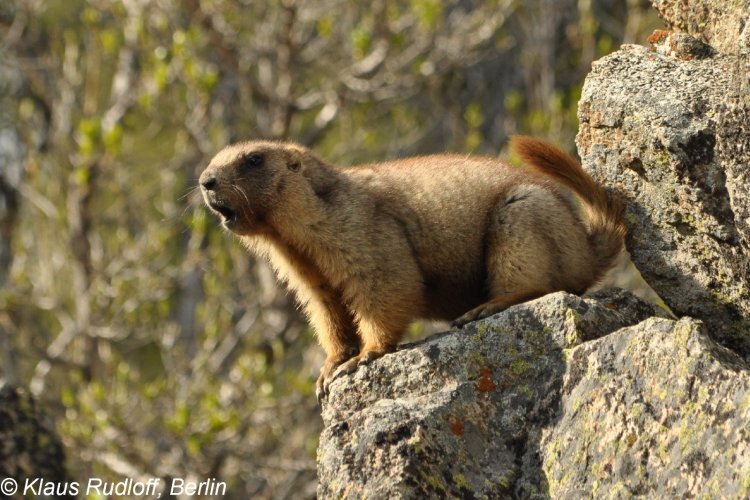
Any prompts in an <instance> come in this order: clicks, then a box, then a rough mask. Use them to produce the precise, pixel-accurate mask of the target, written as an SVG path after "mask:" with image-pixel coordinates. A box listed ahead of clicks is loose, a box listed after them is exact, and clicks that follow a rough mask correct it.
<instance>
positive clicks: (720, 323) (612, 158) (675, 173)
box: [577, 31, 750, 359]
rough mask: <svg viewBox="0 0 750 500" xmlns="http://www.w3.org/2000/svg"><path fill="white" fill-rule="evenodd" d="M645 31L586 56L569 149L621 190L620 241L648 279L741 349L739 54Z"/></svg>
mask: <svg viewBox="0 0 750 500" xmlns="http://www.w3.org/2000/svg"><path fill="white" fill-rule="evenodd" d="M651 42H652V44H653V45H652V47H650V48H646V47H640V46H634V45H627V46H624V47H622V48H621V50H619V51H617V52H615V53H613V54H611V55H609V56H607V57H604V58H603V59H601V60H599V61H597V62H596V63H594V65H593V68H592V71H591V73H590V74H589V75H588V76H587V78H586V81H585V84H584V87H583V94H582V97H581V101H580V103H579V110H578V114H579V120H580V130H579V134H578V137H577V143H578V147H579V152H580V155H581V158H582V161H583V164H584V167H586V169H587V170H589V171H591V172H594V173H595V174H596V175H597V176H598V177H599V178H601V179H603V180H604V181H605V182H606V183H607V184H608V185H610V186H613V187H615V188H616V189H618V190H619V191H621V192H622V193H624V194H625V196H626V198H627V200H628V208H627V214H626V220H627V222H628V225H629V228H630V233H629V237H628V241H627V245H628V250H629V251H630V253H631V255H632V258H633V261H634V262H635V264H636V266H637V267H638V269H639V270H640V271H641V273H642V274H643V276H644V278H645V279H646V281H647V282H648V283H649V285H651V287H652V288H654V290H656V292H657V293H658V294H659V295H660V296H661V297H662V298H663V299H664V301H665V302H666V304H667V305H668V306H669V307H670V308H671V309H672V311H673V312H675V313H676V314H678V315H688V316H692V317H695V318H699V319H701V320H703V321H704V322H705V323H706V325H707V326H708V331H709V332H710V334H711V335H712V337H713V338H715V339H716V340H718V341H719V342H721V343H722V344H724V345H726V346H728V347H730V348H732V349H734V350H736V351H737V352H739V353H741V354H742V355H744V356H746V357H749V356H750V203H748V200H750V125H749V124H750V121H748V120H749V119H750V99H748V96H750V83H749V82H748V72H747V69H748V68H749V67H750V66H748V64H747V59H746V58H745V57H744V56H739V55H736V54H724V53H721V52H717V51H715V50H714V49H713V48H711V47H708V46H706V45H704V44H703V43H702V42H700V41H699V40H697V39H694V38H692V37H691V36H690V35H688V34H685V33H670V32H666V31H660V32H656V33H654V35H653V36H652V37H651ZM748 359H750V358H748Z"/></svg>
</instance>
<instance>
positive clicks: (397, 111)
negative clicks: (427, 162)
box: [0, 0, 647, 498]
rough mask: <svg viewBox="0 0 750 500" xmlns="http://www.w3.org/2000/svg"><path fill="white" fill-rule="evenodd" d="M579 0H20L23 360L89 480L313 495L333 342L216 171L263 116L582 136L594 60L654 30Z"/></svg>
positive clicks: (10, 123)
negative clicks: (282, 279)
mask: <svg viewBox="0 0 750 500" xmlns="http://www.w3.org/2000/svg"><path fill="white" fill-rule="evenodd" d="M559 5H560V4H559V3H554V4H553V3H552V2H549V1H548V0H535V1H533V2H523V3H521V2H516V1H514V0H450V1H438V0H375V1H374V2H370V3H362V2H354V1H351V0H320V1H317V2H302V1H295V0H272V1H269V2H253V1H250V0H240V1H226V0H184V1H178V0H160V1H158V2H149V1H146V0H89V1H84V0H45V1H40V0H19V1H18V2H17V3H16V4H13V5H10V6H6V5H5V4H3V6H2V8H0V36H1V37H2V38H1V39H0V46H1V47H2V51H3V52H2V53H0V89H2V94H1V95H0V98H1V99H2V107H1V108H0V109H1V110H2V112H1V113H0V159H2V160H1V161H2V162H3V163H2V164H1V165H0V169H1V170H0V197H2V198H0V232H2V236H3V240H2V242H0V273H7V276H6V274H0V280H2V281H0V282H2V283H3V291H2V294H0V304H2V308H1V309H0V335H2V339H0V340H2V341H1V342H0V349H3V354H4V356H5V362H4V363H3V368H2V372H3V374H4V375H5V376H6V377H10V376H17V378H18V379H19V380H20V381H21V382H23V383H28V384H29V386H30V388H31V390H32V391H33V392H34V393H35V394H37V395H39V396H41V397H43V398H44V399H46V400H47V401H48V402H49V403H50V404H51V405H53V407H55V408H57V409H58V411H59V415H60V417H61V423H60V430H61V433H62V435H63V438H64V440H65V444H66V446H67V447H68V449H70V450H71V451H72V452H71V453H70V454H69V455H70V456H71V457H74V459H73V460H74V462H73V464H72V466H73V469H74V471H75V474H76V476H78V477H82V478H85V477H92V476H98V477H111V478H115V479H120V478H122V477H124V476H128V477H134V478H147V477H152V476H157V477H161V478H164V479H165V480H166V479H168V478H170V477H180V478H196V479H205V478H207V477H213V478H216V479H219V480H224V481H227V482H228V483H229V485H230V488H231V496H232V497H236V498H245V497H246V496H248V495H260V496H263V497H269V496H273V497H277V498H286V497H292V496H294V497H295V498H297V497H300V496H302V497H310V496H313V495H314V492H315V463H314V458H315V447H316V443H317V435H318V433H319V426H320V423H319V419H318V417H317V407H316V404H315V399H314V397H313V396H312V383H313V381H314V380H315V378H316V376H317V373H316V372H317V369H318V366H319V364H320V362H321V360H322V353H321V352H320V351H319V350H318V349H309V346H310V344H311V343H312V339H311V335H310V334H309V331H308V329H307V327H306V325H305V323H304V321H302V319H301V318H300V316H299V315H298V313H297V312H296V310H295V309H294V307H293V305H292V304H291V302H290V301H289V299H288V298H287V297H286V296H285V295H284V294H283V293H279V291H278V288H277V287H276V284H275V282H274V278H273V276H272V274H271V272H270V271H269V269H268V267H266V266H265V264H263V263H256V262H255V261H254V260H252V259H250V258H249V257H248V256H247V255H246V253H245V251H244V250H243V249H242V248H241V247H240V245H237V244H236V242H234V241H233V239H232V238H231V237H229V236H228V235H227V234H225V233H223V232H222V231H221V230H220V229H219V228H218V227H217V224H216V223H215V221H214V220H213V219H212V218H211V217H209V216H208V215H207V213H206V212H205V210H203V209H202V208H200V200H199V196H198V194H197V192H196V190H195V188H194V185H195V181H196V179H197V174H198V173H199V172H200V170H201V169H202V168H203V166H204V165H205V164H206V163H207V161H208V160H209V158H210V157H211V156H212V155H213V154H214V153H215V152H216V151H217V150H218V149H220V148H221V147H222V146H223V145H225V144H226V143H227V142H230V141H236V140H242V139H244V138H251V137H252V138H259V137H265V138H289V139H293V140H296V141H298V142H301V143H303V144H305V145H308V146H311V147H314V148H315V149H316V150H317V151H318V152H319V153H320V154H321V156H323V157H325V158H327V159H330V160H332V161H336V162H340V163H349V162H358V161H370V160H376V159H383V158H386V157H393V156H401V155H406V154H413V153H419V152H427V151H440V150H445V149H450V150H463V151H477V152H492V153H496V152H497V151H498V150H499V149H500V148H501V146H502V144H504V142H505V140H506V138H507V136H508V135H509V134H511V133H516V132H533V133H537V134H542V135H548V136H550V137H552V138H553V140H555V141H557V142H560V143H563V144H565V145H567V146H568V147H570V146H571V145H572V138H573V136H574V134H575V125H576V121H575V105H576V102H577V99H578V93H579V92H580V85H581V83H582V80H583V76H584V75H585V73H586V72H587V71H588V68H589V65H590V62H591V60H592V59H594V58H596V57H598V56H600V55H602V54H603V53H605V52H607V51H608V50H612V49H614V48H615V47H616V46H617V44H618V43H620V41H622V40H624V39H628V40H634V39H638V38H639V37H640V38H641V39H642V38H643V37H642V36H641V33H642V31H641V28H640V26H641V24H639V23H641V22H642V21H640V20H639V21H637V22H636V21H634V19H636V18H638V19H641V18H642V17H643V14H642V12H644V11H645V8H646V6H647V2H645V1H639V2H635V1H633V0H628V1H625V0H580V1H578V2H574V1H572V0H571V1H566V2H565V9H560V7H559ZM643 26H645V24H644V25H643ZM22 174H23V175H22ZM11 257H12V259H11ZM11 262H12V266H11ZM9 266H10V269H9V270H8V268H9Z"/></svg>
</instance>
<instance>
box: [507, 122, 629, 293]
mask: <svg viewBox="0 0 750 500" xmlns="http://www.w3.org/2000/svg"><path fill="white" fill-rule="evenodd" d="M510 146H511V149H512V150H513V151H514V152H515V153H516V154H517V155H518V156H519V157H520V158H521V159H522V160H523V161H524V163H526V164H528V165H530V166H531V167H533V168H534V169H535V170H537V171H539V172H542V173H544V174H546V175H548V176H550V177H552V178H553V179H555V180H557V181H558V182H560V183H562V184H563V185H565V186H567V187H568V188H570V189H572V190H573V191H574V192H575V193H576V194H577V195H578V196H580V197H581V199H582V200H583V202H584V203H583V219H584V221H585V222H586V224H587V225H588V234H589V241H591V244H592V247H593V251H594V258H595V261H594V262H593V263H592V264H593V267H595V268H596V269H595V273H596V276H597V279H598V278H601V276H602V275H603V274H604V273H605V272H606V271H607V270H608V269H609V268H610V267H612V265H613V264H614V263H615V259H616V258H617V256H618V255H619V253H620V252H621V251H622V249H623V248H624V245H625V244H624V240H625V233H626V229H625V224H624V223H623V221H622V213H623V209H624V205H623V203H622V201H621V200H620V198H617V197H613V196H611V195H610V194H608V193H607V192H606V191H605V190H604V188H603V187H602V186H601V185H599V184H598V183H597V182H596V181H595V180H594V179H592V178H591V176H590V175H589V174H588V173H586V171H585V170H583V167H581V165H580V164H579V163H578V162H577V161H576V160H575V159H573V158H572V157H571V156H570V155H569V154H567V153H565V152H564V151H561V150H560V149H558V148H556V147H555V146H553V145H551V144H549V143H546V142H544V141H540V140H538V139H534V138H532V137H526V136H520V135H517V136H513V137H512V138H511V142H510Z"/></svg>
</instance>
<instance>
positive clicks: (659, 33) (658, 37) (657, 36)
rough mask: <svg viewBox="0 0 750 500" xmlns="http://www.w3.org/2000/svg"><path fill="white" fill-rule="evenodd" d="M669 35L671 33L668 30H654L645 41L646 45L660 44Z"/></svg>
mask: <svg viewBox="0 0 750 500" xmlns="http://www.w3.org/2000/svg"><path fill="white" fill-rule="evenodd" d="M671 34H672V32H671V31H669V30H654V32H653V33H651V34H650V35H649V36H648V38H647V39H646V40H648V43H650V44H652V45H653V44H657V43H662V42H663V41H664V40H666V38H667V37H668V36H669V35H671Z"/></svg>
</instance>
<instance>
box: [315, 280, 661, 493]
mask: <svg viewBox="0 0 750 500" xmlns="http://www.w3.org/2000/svg"><path fill="white" fill-rule="evenodd" d="M654 314H661V313H660V312H659V311H658V310H657V309H655V306H652V305H650V304H647V303H645V302H642V301H641V300H639V299H637V298H635V297H634V296H632V295H630V294H628V293H626V292H622V291H610V292H608V293H600V294H597V295H596V296H595V297H592V298H586V299H582V298H580V297H576V296H574V295H570V294H565V293H556V294H552V295H548V296H546V297H543V298H541V299H538V300H536V301H532V302H529V303H526V304H520V305H517V306H514V307H511V308H509V309H508V310H507V311H505V312H503V313H501V314H499V315H496V316H494V317H492V318H488V319H486V320H483V321H480V322H476V323H471V324H469V325H467V326H466V327H465V328H464V329H462V330H460V331H455V330H454V331H452V332H449V333H446V334H440V335H437V336H434V337H431V338H429V339H427V340H426V341H424V342H420V343H417V344H413V345H409V346H405V347H404V348H402V349H401V350H399V351H398V352H396V353H393V354H389V355H386V356H384V357H383V358H381V359H378V360H376V361H374V362H373V363H371V364H370V365H368V366H363V367H360V368H359V369H358V370H357V371H356V372H355V373H354V374H352V375H349V376H343V377H341V378H339V379H337V380H335V381H334V382H333V383H332V384H331V392H330V394H329V396H328V399H327V400H326V402H325V404H324V407H323V422H324V426H325V429H324V431H323V433H322V436H321V440H320V446H319V449H318V477H319V487H318V495H319V496H320V497H321V498H341V497H345V498H363V497H367V498H392V497H399V498H422V497H425V496H430V497H432V496H444V495H449V496H459V497H464V498H471V497H493V498H496V497H498V496H507V495H519V496H522V497H527V496H529V495H534V494H546V492H547V490H548V488H549V485H548V484H547V482H546V480H545V474H544V473H543V471H542V469H541V468H542V463H541V461H540V453H539V452H540V450H539V441H540V438H541V433H542V430H543V429H544V428H545V427H546V426H548V425H551V424H552V423H553V422H554V420H555V418H557V414H558V408H559V406H560V389H561V387H562V383H563V380H564V378H565V374H566V371H567V362H566V357H567V353H566V352H567V351H566V350H565V349H568V348H570V347H572V346H575V345H578V344H580V343H581V342H583V341H586V340H591V339H595V338H598V337H601V336H603V335H606V334H607V333H609V332H612V331H615V330H618V329H620V328H622V327H624V326H626V325H631V324H635V323H637V322H638V321H640V320H642V319H644V318H647V317H649V316H653V315H654Z"/></svg>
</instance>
